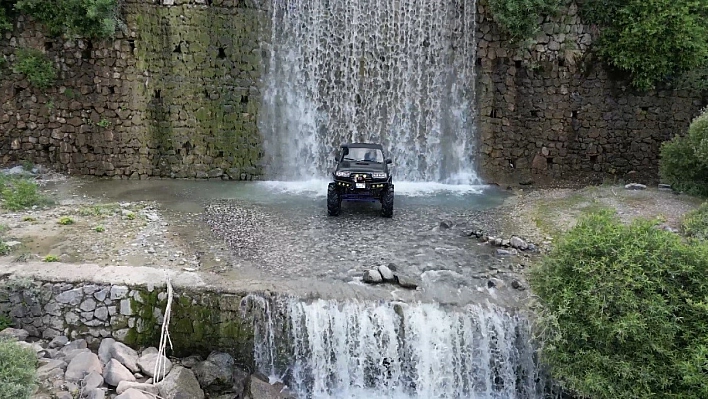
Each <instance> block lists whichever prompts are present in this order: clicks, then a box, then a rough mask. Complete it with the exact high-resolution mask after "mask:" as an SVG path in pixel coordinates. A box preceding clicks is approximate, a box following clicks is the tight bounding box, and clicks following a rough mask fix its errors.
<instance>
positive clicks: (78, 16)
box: [15, 0, 118, 38]
mask: <svg viewBox="0 0 708 399" xmlns="http://www.w3.org/2000/svg"><path fill="white" fill-rule="evenodd" d="M15 8H16V9H17V10H18V11H21V12H24V13H26V14H28V15H30V16H32V17H34V18H36V19H38V20H39V21H41V22H42V23H43V24H45V25H46V26H47V28H48V29H49V32H50V33H51V34H53V35H62V34H66V35H69V36H81V37H96V38H102V37H109V36H112V35H113V33H115V30H116V25H117V21H118V3H117V1H116V0H17V3H16V4H15Z"/></svg>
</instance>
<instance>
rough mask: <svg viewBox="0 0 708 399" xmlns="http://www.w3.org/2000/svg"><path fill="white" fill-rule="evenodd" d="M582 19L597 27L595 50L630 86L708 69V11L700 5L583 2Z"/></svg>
mask: <svg viewBox="0 0 708 399" xmlns="http://www.w3.org/2000/svg"><path fill="white" fill-rule="evenodd" d="M582 15H583V17H584V19H585V20H586V21H588V22H590V23H593V24H597V25H599V26H600V27H601V30H600V32H601V34H600V38H599V40H598V41H597V50H598V53H599V54H600V55H601V57H602V58H603V59H604V60H605V61H606V62H607V63H608V64H609V65H611V66H613V67H616V68H618V69H620V70H624V71H626V72H629V74H630V75H631V79H632V85H633V86H635V87H637V88H639V89H642V90H646V89H651V88H653V87H654V86H655V84H656V83H658V82H661V81H665V80H667V79H669V78H672V77H679V76H680V75H681V74H683V73H684V72H687V71H691V70H693V69H696V68H699V67H701V66H703V65H706V64H705V63H706V61H707V60H708V8H706V6H705V2H704V1H701V0H586V1H584V2H583V6H582Z"/></svg>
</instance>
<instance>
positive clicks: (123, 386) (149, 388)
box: [116, 381, 159, 395]
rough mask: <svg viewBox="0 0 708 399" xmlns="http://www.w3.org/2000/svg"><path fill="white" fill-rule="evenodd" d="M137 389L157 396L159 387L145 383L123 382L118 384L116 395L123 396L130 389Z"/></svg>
mask: <svg viewBox="0 0 708 399" xmlns="http://www.w3.org/2000/svg"><path fill="white" fill-rule="evenodd" d="M131 388H132V389H137V390H139V391H145V392H149V393H152V394H155V395H157V394H158V393H159V392H158V389H157V386H155V385H152V384H148V383H145V382H135V381H121V382H119V383H118V387H117V388H116V393H118V394H121V393H123V392H125V391H127V390H129V389H131Z"/></svg>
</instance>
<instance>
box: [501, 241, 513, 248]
mask: <svg viewBox="0 0 708 399" xmlns="http://www.w3.org/2000/svg"><path fill="white" fill-rule="evenodd" d="M509 245H511V242H510V241H509V240H502V242H501V246H502V247H508V246H509Z"/></svg>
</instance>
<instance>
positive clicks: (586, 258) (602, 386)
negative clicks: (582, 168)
mask: <svg viewBox="0 0 708 399" xmlns="http://www.w3.org/2000/svg"><path fill="white" fill-rule="evenodd" d="M707 273H708V244H706V243H686V242H684V241H683V239H682V238H681V237H680V236H678V235H676V234H672V233H670V232H667V231H663V230H661V229H658V228H656V227H655V223H654V222H651V221H647V220H637V221H635V222H634V223H632V224H631V225H625V224H623V223H621V222H620V221H618V220H617V218H616V216H615V215H614V214H613V213H611V212H610V211H607V210H605V211H600V212H597V213H593V214H590V215H588V216H586V217H584V218H581V219H580V220H579V222H578V224H577V225H576V226H575V227H574V228H573V229H571V230H570V231H569V232H568V233H567V234H566V235H565V236H564V237H563V238H562V239H561V240H560V241H559V244H558V245H557V247H556V248H555V249H554V250H553V251H552V252H551V253H550V254H549V255H548V256H547V257H546V258H545V259H544V260H543V262H542V264H541V265H539V266H537V267H536V268H534V269H533V270H532V272H531V286H532V288H533V290H534V291H535V293H536V294H537V295H538V297H539V299H540V302H541V304H542V306H543V312H542V317H541V318H540V320H539V323H540V325H541V326H542V327H543V328H544V331H545V334H544V341H545V347H544V348H543V352H542V355H543V359H544V360H545V361H546V362H547V363H548V364H549V365H550V366H551V371H552V373H553V375H554V376H555V377H556V378H558V379H559V380H560V381H561V382H563V383H564V384H566V385H567V388H568V389H570V390H572V391H575V392H576V393H578V394H580V396H583V397H592V398H594V399H616V398H650V397H656V398H681V399H699V398H706V397H708V378H706V369H705V367H706V365H707V364H708V334H707V333H706V332H707V331H708V318H706V317H705V315H706V312H707V311H708V284H706V283H705V278H706V277H705V276H706V275H707Z"/></svg>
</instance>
